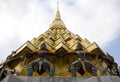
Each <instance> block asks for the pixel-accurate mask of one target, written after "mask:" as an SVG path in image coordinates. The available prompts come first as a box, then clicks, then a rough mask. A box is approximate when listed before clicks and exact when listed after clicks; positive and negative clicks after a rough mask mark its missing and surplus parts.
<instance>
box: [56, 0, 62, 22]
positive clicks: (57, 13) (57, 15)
mask: <svg viewBox="0 0 120 82" xmlns="http://www.w3.org/2000/svg"><path fill="white" fill-rule="evenodd" d="M55 19H56V20H59V19H61V17H60V12H59V2H57V12H56V17H55Z"/></svg>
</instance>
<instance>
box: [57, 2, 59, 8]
mask: <svg viewBox="0 0 120 82" xmlns="http://www.w3.org/2000/svg"><path fill="white" fill-rule="evenodd" d="M57 10H59V2H57Z"/></svg>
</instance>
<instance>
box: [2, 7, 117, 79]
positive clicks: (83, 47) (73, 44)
mask: <svg viewBox="0 0 120 82" xmlns="http://www.w3.org/2000/svg"><path fill="white" fill-rule="evenodd" d="M43 44H44V45H45V47H46V49H47V50H48V51H49V52H50V53H54V54H52V55H46V59H47V61H49V62H50V63H51V64H52V65H53V67H54V72H55V73H54V76H68V77H69V76H72V73H71V72H70V71H69V68H70V66H71V64H72V63H74V62H76V61H77V60H79V57H80V56H82V57H83V56H84V58H85V59H86V60H88V61H89V62H91V64H92V65H93V66H94V67H95V68H96V69H97V72H96V75H97V76H101V75H112V74H114V72H113V71H114V70H117V64H116V63H115V62H114V58H113V57H112V56H110V55H109V54H105V53H104V52H103V51H102V50H101V48H100V47H99V46H98V45H97V44H96V43H95V42H89V40H87V39H86V38H85V39H82V38H81V37H80V36H79V35H78V34H74V33H72V32H70V31H69V30H68V29H67V27H66V26H65V24H64V22H63V21H62V19H61V15H60V11H59V8H57V12H56V16H55V19H54V20H53V22H52V24H51V25H50V26H49V29H48V30H47V31H46V32H45V33H43V34H40V35H39V36H38V37H35V38H33V39H32V40H30V41H27V42H25V43H24V44H23V45H22V46H20V47H19V48H18V49H17V50H16V51H14V52H13V53H12V54H10V55H9V56H8V57H7V58H6V60H5V61H4V62H3V64H1V66H0V70H4V69H6V68H9V69H12V70H15V73H16V74H17V75H23V76H27V75H28V74H27V69H26V66H28V65H29V63H30V62H32V61H34V60H36V59H38V56H37V55H33V56H32V57H30V58H29V57H28V58H27V57H26V54H29V53H32V52H38V51H39V50H40V48H41V47H40V46H41V45H43ZM72 53H74V54H72ZM75 53H76V54H77V55H76V54H75ZM43 54H44V53H43ZM28 56H29V55H28ZM80 61H81V60H80ZM82 68H83V69H81V70H80V71H81V72H82V70H84V73H82V74H80V73H79V72H77V73H76V76H93V75H94V74H92V73H90V72H89V71H88V70H87V69H86V64H82ZM88 68H89V66H88ZM90 69H91V68H90ZM92 69H93V68H92ZM32 76H49V74H48V73H47V72H43V73H42V74H38V73H37V71H34V72H33V74H32Z"/></svg>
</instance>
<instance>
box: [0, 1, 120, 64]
mask: <svg viewBox="0 0 120 82" xmlns="http://www.w3.org/2000/svg"><path fill="white" fill-rule="evenodd" d="M57 1H59V9H60V13H61V17H62V20H63V21H64V23H65V25H66V27H67V28H68V29H69V30H70V31H71V32H72V33H74V34H78V35H79V36H80V37H82V38H83V39H84V38H87V39H88V40H90V42H94V41H95V42H96V43H97V44H98V45H99V46H100V47H101V48H102V50H103V51H104V52H105V53H107V52H109V53H110V54H111V55H112V56H113V57H114V58H115V61H116V62H117V63H118V64H119V65H120V56H119V53H120V51H119V49H120V46H119V44H120V36H119V35H120V0H0V29H1V30H0V37H1V38H0V55H1V57H0V61H2V60H5V58H6V57H7V56H8V55H9V54H10V53H11V51H13V50H16V49H17V48H19V47H20V46H21V45H22V44H24V43H25V42H26V41H28V40H31V39H32V38H33V37H37V36H39V35H40V34H42V33H44V32H45V31H46V30H47V29H48V28H49V26H50V24H51V23H52V21H53V19H54V17H55V13H56V4H57Z"/></svg>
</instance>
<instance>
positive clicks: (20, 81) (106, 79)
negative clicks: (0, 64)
mask: <svg viewBox="0 0 120 82" xmlns="http://www.w3.org/2000/svg"><path fill="white" fill-rule="evenodd" d="M1 82H120V78H119V77H118V76H100V77H99V76H92V77H43V76H42V77H41V76H40V77H34V76H15V75H9V76H7V77H6V78H5V79H3V80H2V81H1Z"/></svg>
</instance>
